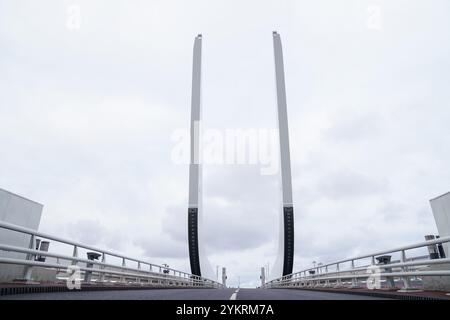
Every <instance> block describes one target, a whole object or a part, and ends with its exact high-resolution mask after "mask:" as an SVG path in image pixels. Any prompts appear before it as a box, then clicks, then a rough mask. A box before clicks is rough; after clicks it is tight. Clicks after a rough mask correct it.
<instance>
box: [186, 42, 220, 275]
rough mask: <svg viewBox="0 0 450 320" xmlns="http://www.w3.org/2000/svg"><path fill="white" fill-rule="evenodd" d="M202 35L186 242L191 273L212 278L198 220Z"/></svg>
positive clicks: (195, 76)
mask: <svg viewBox="0 0 450 320" xmlns="http://www.w3.org/2000/svg"><path fill="white" fill-rule="evenodd" d="M201 73H202V35H201V34H199V35H198V36H197V37H196V38H195V41H194V55H193V67H192V97H191V133H190V134H191V154H190V165H189V204H188V243H189V260H190V263H191V272H192V274H195V275H198V276H203V277H208V278H210V279H214V271H213V269H212V267H211V265H210V263H209V262H208V259H207V257H206V254H205V248H204V242H203V241H202V237H203V228H202V224H203V219H202V214H203V210H202V165H201V163H200V160H201V159H200V129H201V128H200V124H201Z"/></svg>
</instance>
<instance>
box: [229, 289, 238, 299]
mask: <svg viewBox="0 0 450 320" xmlns="http://www.w3.org/2000/svg"><path fill="white" fill-rule="evenodd" d="M238 292H239V289H237V290H236V291H235V292H233V294H232V295H231V297H230V300H236V298H237V294H238Z"/></svg>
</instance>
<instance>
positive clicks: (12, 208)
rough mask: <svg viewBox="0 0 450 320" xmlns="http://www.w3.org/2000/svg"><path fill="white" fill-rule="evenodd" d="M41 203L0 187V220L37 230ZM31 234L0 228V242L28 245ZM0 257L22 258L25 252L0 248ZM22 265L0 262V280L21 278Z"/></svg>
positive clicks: (19, 245) (21, 245)
mask: <svg viewBox="0 0 450 320" xmlns="http://www.w3.org/2000/svg"><path fill="white" fill-rule="evenodd" d="M42 209H43V205H42V204H40V203H37V202H35V201H32V200H29V199H26V198H24V197H21V196H19V195H16V194H14V193H11V192H9V191H6V190H3V189H1V188H0V221H1V222H7V223H12V224H16V225H19V226H22V227H25V228H29V229H34V230H38V228H39V223H40V221H41V215H42ZM30 239H31V236H29V235H25V234H23V233H19V232H16V231H11V230H6V229H3V228H0V243H1V244H6V245H11V246H18V247H28V246H29V245H30ZM0 257H3V258H16V259H24V258H25V257H26V254H24V253H17V252H6V251H3V250H0ZM23 270H24V267H22V266H17V265H7V264H0V281H11V280H14V279H16V278H21V277H22V275H23Z"/></svg>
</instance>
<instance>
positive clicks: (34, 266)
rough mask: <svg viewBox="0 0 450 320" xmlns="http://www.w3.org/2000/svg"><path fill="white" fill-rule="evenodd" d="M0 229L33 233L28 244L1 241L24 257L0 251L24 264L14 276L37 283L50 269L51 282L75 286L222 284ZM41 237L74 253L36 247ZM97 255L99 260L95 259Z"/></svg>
mask: <svg viewBox="0 0 450 320" xmlns="http://www.w3.org/2000/svg"><path fill="white" fill-rule="evenodd" d="M1 229H6V230H12V231H15V232H18V233H22V234H24V235H29V236H31V238H30V244H29V246H28V247H20V246H13V245H10V244H5V243H0V252H2V251H3V252H16V253H23V254H24V255H23V256H24V257H23V258H8V257H2V255H1V254H0V265H1V264H10V265H18V266H25V269H24V272H23V276H22V278H21V279H11V280H20V281H21V282H24V283H29V284H33V285H35V284H36V282H40V281H43V280H45V281H46V282H48V280H49V278H48V274H49V272H50V274H51V275H52V276H51V277H50V282H54V283H64V282H66V283H68V285H69V286H71V285H73V286H76V285H77V284H79V285H80V286H81V285H82V284H89V285H92V284H100V285H105V284H111V285H121V286H136V285H141V286H155V287H180V286H185V287H199V288H221V287H222V284H220V283H218V282H216V281H213V280H210V279H207V278H204V277H199V276H196V275H193V274H190V273H187V272H184V271H180V270H176V269H173V268H170V267H168V266H167V265H158V264H154V263H150V262H148V261H144V260H141V259H137V258H133V257H128V256H124V255H122V254H119V253H116V252H112V251H109V250H105V249H101V248H96V247H93V246H90V245H85V244H82V243H79V242H76V241H72V240H69V239H64V238H61V237H58V236H54V235H50V234H46V233H43V232H39V231H36V230H33V229H28V228H24V227H21V226H18V225H14V224H11V223H6V222H0V230H1ZM38 238H40V239H38ZM42 239H46V240H51V241H52V243H51V244H52V245H51V247H58V249H59V251H66V250H67V249H69V250H70V249H71V251H72V254H71V255H67V254H62V253H59V252H52V251H42V250H37V249H36V248H37V247H36V242H37V241H39V240H42ZM47 249H48V247H47ZM63 249H65V250H63ZM82 251H88V252H86V254H87V258H83V257H81V256H80V254H81V252H82ZM96 257H97V258H99V260H96V259H95V258H96ZM88 258H90V259H88ZM42 271H47V272H46V277H45V279H44V278H42V277H41V275H42ZM69 283H70V284H69Z"/></svg>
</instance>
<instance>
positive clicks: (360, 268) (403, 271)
mask: <svg viewBox="0 0 450 320" xmlns="http://www.w3.org/2000/svg"><path fill="white" fill-rule="evenodd" d="M449 242H450V236H448V237H442V238H437V239H434V240H429V241H423V242H419V243H414V244H411V245H407V246H403V247H397V248H394V249H388V250H383V251H378V252H373V253H370V254H365V255H360V256H356V257H353V258H349V259H344V260H339V261H335V262H331V263H327V264H323V265H320V266H316V267H314V268H308V269H305V270H301V271H298V272H294V273H291V274H289V275H286V276H283V277H280V278H277V279H273V280H271V281H269V282H267V283H266V284H265V285H264V287H263V288H286V287H288V288H348V289H356V288H362V287H366V288H368V289H390V290H394V289H397V290H399V291H401V292H411V291H418V290H422V289H434V290H436V289H438V288H439V287H440V288H439V289H441V290H446V291H450V285H448V284H449V283H450V259H449V258H446V257H445V256H444V257H440V258H438V259H431V258H430V256H429V255H419V256H417V255H416V256H410V257H409V258H408V257H407V253H410V252H416V253H417V252H418V251H423V252H425V251H426V249H427V247H428V246H430V245H436V244H442V243H449ZM395 256H397V257H398V258H399V259H398V260H393V261H390V259H391V257H395ZM377 260H378V262H376V261H377ZM430 280H433V281H430ZM429 283H434V284H436V283H438V285H439V286H436V285H435V287H429V285H428V284H429Z"/></svg>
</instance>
